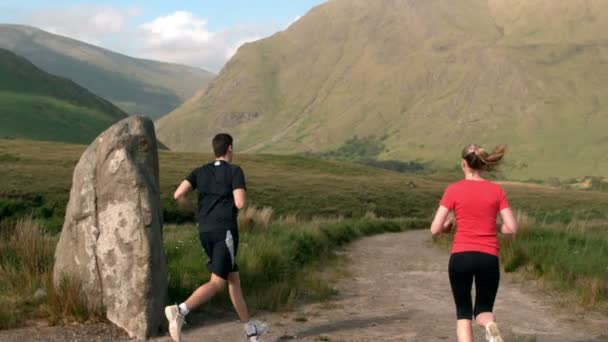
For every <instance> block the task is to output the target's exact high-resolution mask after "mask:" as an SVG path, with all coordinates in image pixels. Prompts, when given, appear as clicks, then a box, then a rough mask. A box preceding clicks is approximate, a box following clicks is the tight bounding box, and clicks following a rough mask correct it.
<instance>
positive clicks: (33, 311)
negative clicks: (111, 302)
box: [0, 217, 100, 329]
mask: <svg viewBox="0 0 608 342" xmlns="http://www.w3.org/2000/svg"><path fill="white" fill-rule="evenodd" d="M55 245H56V238H55V237H52V236H51V235H49V234H47V233H46V232H45V229H43V228H42V227H41V225H40V222H39V221H37V220H34V219H32V218H31V217H25V218H21V219H18V220H17V221H15V223H14V224H9V225H6V224H4V225H3V227H2V229H1V230H0V329H6V328H12V327H15V326H17V325H19V324H20V323H22V322H23V321H25V320H28V319H33V318H34V319H35V318H45V319H48V320H49V321H50V322H51V323H58V322H60V321H66V320H67V321H88V320H92V319H95V320H96V319H98V318H99V317H100V313H99V312H96V311H94V310H90V309H89V308H88V306H87V305H86V302H85V301H84V300H83V299H82V296H81V295H80V285H79V283H78V282H77V281H75V280H74V279H67V278H66V279H65V280H63V281H62V282H61V283H60V285H59V286H58V287H57V288H56V287H55V286H54V285H53V279H52V271H53V255H54V250H55ZM37 292H38V293H39V294H38V295H37V296H36V293H37Z"/></svg>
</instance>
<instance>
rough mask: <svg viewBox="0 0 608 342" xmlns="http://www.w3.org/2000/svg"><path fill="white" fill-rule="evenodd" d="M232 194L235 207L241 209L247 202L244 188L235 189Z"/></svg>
mask: <svg viewBox="0 0 608 342" xmlns="http://www.w3.org/2000/svg"><path fill="white" fill-rule="evenodd" d="M232 194H233V195H234V206H235V207H236V208H237V209H243V208H244V207H245V205H246V204H247V191H246V190H245V189H235V190H234V191H233V192H232Z"/></svg>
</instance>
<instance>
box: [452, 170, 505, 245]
mask: <svg viewBox="0 0 608 342" xmlns="http://www.w3.org/2000/svg"><path fill="white" fill-rule="evenodd" d="M441 205H442V206H443V207H445V208H447V209H449V210H454V212H455V214H456V222H457V224H458V228H457V230H456V235H455V237H454V242H453V244H452V254H453V253H460V252H482V253H488V254H492V255H496V256H498V238H497V237H496V216H497V215H498V213H499V212H500V211H501V210H503V209H506V208H509V202H508V201H507V196H506V195H505V192H504V191H503V189H502V188H501V187H500V186H499V185H498V184H495V183H492V182H489V181H485V180H484V181H474V180H462V181H460V182H456V183H454V184H451V185H450V186H448V188H447V189H446V190H445V193H444V194H443V198H442V199H441Z"/></svg>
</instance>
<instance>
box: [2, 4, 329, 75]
mask: <svg viewBox="0 0 608 342" xmlns="http://www.w3.org/2000/svg"><path fill="white" fill-rule="evenodd" d="M322 2H324V0H198V1H195V0H162V1H161V0H148V1H144V0H138V1H118V0H105V1H79V0H75V1H74V0H73V1H67V0H0V23H12V24H24V25H31V26H35V27H38V28H41V29H43V30H46V31H49V32H52V33H55V34H60V35H63V36H68V37H71V38H74V39H78V40H82V41H85V42H87V43H91V44H94V45H98V46H101V47H104V48H107V49H110V50H114V51H117V52H120V53H124V54H127V55H130V56H133V57H139V58H148V59H154V60H160V61H165V62H173V63H180V64H186V65H191V66H196V67H200V68H204V69H207V70H209V71H213V72H218V71H219V70H220V69H221V68H222V67H223V66H224V64H225V63H226V62H227V61H228V59H230V58H231V57H232V56H233V55H234V53H235V52H236V50H237V49H238V47H239V46H240V45H242V44H243V43H246V42H250V41H255V40H258V39H261V38H264V37H267V36H270V35H272V34H273V33H275V32H277V31H280V30H283V29H285V28H287V27H288V26H289V25H290V24H292V23H293V22H294V21H296V20H297V19H299V18H300V17H301V16H303V15H304V14H306V12H308V11H309V10H310V9H311V8H313V7H314V6H316V5H318V4H320V3H322Z"/></svg>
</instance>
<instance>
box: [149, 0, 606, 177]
mask: <svg viewBox="0 0 608 342" xmlns="http://www.w3.org/2000/svg"><path fill="white" fill-rule="evenodd" d="M157 127H158V130H159V137H160V139H161V140H163V141H164V142H165V143H166V144H167V145H168V146H169V147H170V148H172V149H179V150H193V151H206V150H208V146H207V145H208V140H209V138H210V137H211V136H212V135H213V134H214V133H216V132H219V131H229V132H232V133H234V135H235V136H236V139H237V140H236V141H237V146H236V147H237V149H239V150H240V151H247V152H271V153H293V152H313V153H318V152H327V151H334V150H337V149H339V148H341V147H343V146H344V144H345V143H346V142H348V141H352V139H353V138H355V137H359V138H365V139H369V140H375V141H376V142H377V143H378V144H380V145H381V146H382V149H381V151H380V152H379V153H378V155H377V156H376V157H377V158H379V159H398V160H424V161H434V162H435V163H437V164H438V165H443V166H447V167H452V166H455V165H457V163H458V158H459V153H460V150H461V148H462V147H463V146H464V145H465V144H468V143H470V142H476V143H479V144H482V145H485V146H487V147H492V145H494V144H497V143H506V144H508V145H509V146H510V154H509V165H508V167H506V169H507V171H508V175H509V176H513V177H518V178H528V177H550V176H556V177H568V176H577V175H595V174H598V173H602V172H603V173H604V174H605V170H606V169H608V157H607V155H606V153H605V151H606V149H607V148H608V1H604V0H460V1H453V0H378V1H368V0H331V1H328V2H326V3H324V4H322V5H320V6H318V7H316V8H314V9H312V10H311V11H310V12H309V13H308V14H306V15H305V16H304V17H302V18H301V19H300V20H299V21H297V22H296V23H294V24H293V25H291V26H290V27H289V28H288V29H287V30H285V31H282V32H279V33H277V34H275V35H273V36H272V37H269V38H267V39H263V40H260V41H257V42H254V43H249V44H246V45H244V46H242V47H241V48H240V49H239V51H238V52H237V54H236V55H235V56H234V57H233V58H232V59H231V60H230V61H229V62H228V64H227V65H226V67H225V68H224V69H223V70H222V72H221V73H220V75H219V76H218V77H217V78H216V79H215V80H214V81H213V82H212V83H211V85H210V86H209V87H208V88H207V89H206V90H204V91H200V92H199V93H198V94H197V95H195V96H194V97H193V98H192V99H190V100H189V101H187V102H186V103H185V104H184V105H182V106H181V107H180V108H178V109H176V110H175V111H174V112H172V113H171V114H169V115H168V116H166V117H164V118H162V119H161V120H160V121H159V122H158V125H157Z"/></svg>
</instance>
